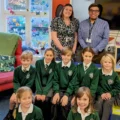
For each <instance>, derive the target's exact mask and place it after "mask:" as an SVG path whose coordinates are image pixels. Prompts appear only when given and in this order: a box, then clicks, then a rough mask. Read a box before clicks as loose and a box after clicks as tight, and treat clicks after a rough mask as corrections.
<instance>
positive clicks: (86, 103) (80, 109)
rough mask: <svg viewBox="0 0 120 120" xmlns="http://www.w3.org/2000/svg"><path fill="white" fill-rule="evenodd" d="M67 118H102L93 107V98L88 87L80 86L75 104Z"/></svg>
mask: <svg viewBox="0 0 120 120" xmlns="http://www.w3.org/2000/svg"><path fill="white" fill-rule="evenodd" d="M67 120H100V119H99V115H98V113H97V112H96V111H95V110H94V108H93V100H92V95H91V92H90V89H89V88H88V87H80V88H79V89H78V91H77V92H76V94H75V104H74V106H73V107H72V109H71V111H70V112H69V114H68V118H67Z"/></svg>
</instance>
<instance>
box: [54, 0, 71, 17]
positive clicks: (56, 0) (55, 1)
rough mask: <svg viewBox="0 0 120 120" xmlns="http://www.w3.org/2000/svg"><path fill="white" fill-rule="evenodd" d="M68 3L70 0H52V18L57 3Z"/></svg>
mask: <svg viewBox="0 0 120 120" xmlns="http://www.w3.org/2000/svg"><path fill="white" fill-rule="evenodd" d="M67 3H70V0H52V18H54V17H55V11H56V8H57V6H58V5H59V4H62V5H65V4H67Z"/></svg>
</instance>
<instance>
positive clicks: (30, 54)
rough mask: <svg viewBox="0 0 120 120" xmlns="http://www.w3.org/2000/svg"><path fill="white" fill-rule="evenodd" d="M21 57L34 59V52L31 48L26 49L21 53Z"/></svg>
mask: <svg viewBox="0 0 120 120" xmlns="http://www.w3.org/2000/svg"><path fill="white" fill-rule="evenodd" d="M21 59H31V60H32V59H33V53H32V52H31V51H30V50H25V51H24V52H22V54H21Z"/></svg>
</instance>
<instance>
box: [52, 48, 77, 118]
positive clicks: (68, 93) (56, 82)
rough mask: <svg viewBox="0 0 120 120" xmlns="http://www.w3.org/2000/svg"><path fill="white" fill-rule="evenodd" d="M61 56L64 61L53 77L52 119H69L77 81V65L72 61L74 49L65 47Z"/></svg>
mask: <svg viewBox="0 0 120 120" xmlns="http://www.w3.org/2000/svg"><path fill="white" fill-rule="evenodd" d="M61 57H62V62H60V63H58V64H57V66H56V69H55V72H54V78H53V91H54V96H53V99H52V103H53V106H52V110H53V111H52V113H54V114H53V116H52V120H67V115H68V112H69V110H70V101H71V97H72V93H73V90H74V83H75V82H76V66H75V65H74V63H72V61H71V59H72V49H71V48H69V47H65V48H64V49H63V51H62V53H61Z"/></svg>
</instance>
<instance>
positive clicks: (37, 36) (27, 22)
mask: <svg viewBox="0 0 120 120" xmlns="http://www.w3.org/2000/svg"><path fill="white" fill-rule="evenodd" d="M51 2H52V1H51V0H4V1H3V0H2V1H1V5H2V6H1V7H2V11H3V15H2V17H3V19H4V20H3V23H4V28H3V29H4V31H6V32H10V33H17V34H19V35H20V36H21V38H22V43H23V45H28V46H30V47H33V48H38V47H39V48H46V47H48V46H49V43H50V32H49V30H50V29H49V25H50V21H51V16H52V15H51V13H52V12H51V8H52V7H51V4H52V3H51Z"/></svg>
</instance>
